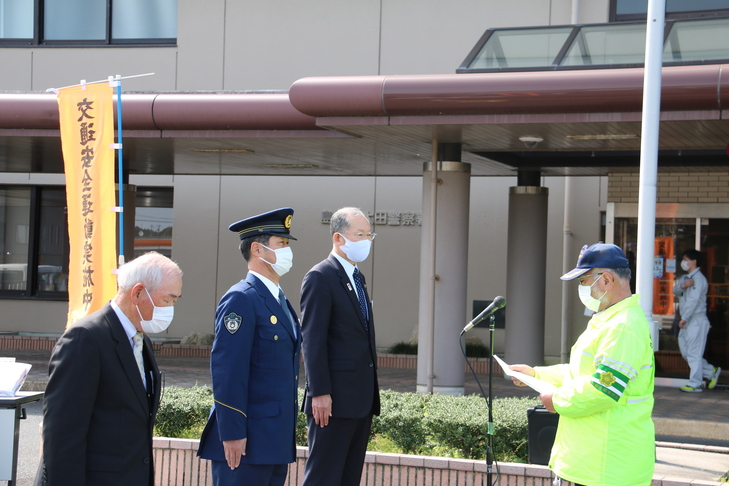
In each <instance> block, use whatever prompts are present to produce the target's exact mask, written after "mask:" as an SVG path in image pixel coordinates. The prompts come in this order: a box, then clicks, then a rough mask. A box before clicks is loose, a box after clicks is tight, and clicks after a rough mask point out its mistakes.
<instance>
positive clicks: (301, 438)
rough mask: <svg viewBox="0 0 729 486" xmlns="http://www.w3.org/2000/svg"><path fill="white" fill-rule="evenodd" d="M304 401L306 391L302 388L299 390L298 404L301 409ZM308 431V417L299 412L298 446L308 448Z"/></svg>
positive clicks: (297, 425) (297, 423)
mask: <svg viewBox="0 0 729 486" xmlns="http://www.w3.org/2000/svg"><path fill="white" fill-rule="evenodd" d="M303 401H304V390H303V389H302V388H299V401H298V402H297V403H298V404H299V407H301V404H302V403H303ZM307 434H308V431H307V425H306V415H305V414H303V413H301V412H299V416H298V417H296V445H297V446H304V447H306V446H308V445H309V437H308V435H307Z"/></svg>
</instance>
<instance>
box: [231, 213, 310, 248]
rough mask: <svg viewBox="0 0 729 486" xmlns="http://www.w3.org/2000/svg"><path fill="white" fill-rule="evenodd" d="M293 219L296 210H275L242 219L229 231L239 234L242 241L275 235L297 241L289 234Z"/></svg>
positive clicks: (232, 225)
mask: <svg viewBox="0 0 729 486" xmlns="http://www.w3.org/2000/svg"><path fill="white" fill-rule="evenodd" d="M293 217H294V210H293V209H291V208H280V209H274V210H273V211H268V212H267V213H263V214H259V215H257V216H252V217H250V218H246V219H242V220H240V221H238V222H236V223H233V224H231V225H230V226H228V229H229V230H230V231H233V232H235V233H238V236H240V239H241V240H244V239H246V238H250V237H251V236H257V235H274V236H280V237H281V238H288V239H289V240H295V239H296V238H294V237H293V236H291V234H290V233H289V229H290V228H291V220H292V219H293Z"/></svg>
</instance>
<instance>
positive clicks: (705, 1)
mask: <svg viewBox="0 0 729 486" xmlns="http://www.w3.org/2000/svg"><path fill="white" fill-rule="evenodd" d="M647 12H648V0H611V2H610V20H611V21H612V22H622V21H626V20H628V21H630V20H645V19H646V17H647V15H648V13H647ZM727 15H729V0H691V1H690V2H687V1H686V0H666V18H667V19H681V18H703V17H726V16H727Z"/></svg>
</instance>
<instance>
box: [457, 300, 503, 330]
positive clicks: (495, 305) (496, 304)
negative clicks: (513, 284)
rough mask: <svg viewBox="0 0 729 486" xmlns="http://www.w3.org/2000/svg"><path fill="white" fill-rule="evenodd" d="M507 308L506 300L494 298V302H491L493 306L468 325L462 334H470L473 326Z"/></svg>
mask: <svg viewBox="0 0 729 486" xmlns="http://www.w3.org/2000/svg"><path fill="white" fill-rule="evenodd" d="M505 306H506V299H505V298H503V297H502V296H500V295H498V296H496V297H495V298H494V301H493V302H491V305H490V306H488V307H486V308H485V309H484V310H483V312H481V313H480V314H479V315H477V316H476V317H475V318H474V319H473V320H472V321H471V322H469V323H468V324H466V327H464V328H463V331H461V334H463V333H464V332H468V331H470V330H471V328H472V327H473V326H475V325H476V324H478V323H479V322H481V321H483V320H484V319H486V318H487V317H489V316H490V315H491V314H493V313H494V312H496V311H497V310H499V309H502V308H503V307H505Z"/></svg>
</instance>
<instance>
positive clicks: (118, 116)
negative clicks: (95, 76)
mask: <svg viewBox="0 0 729 486" xmlns="http://www.w3.org/2000/svg"><path fill="white" fill-rule="evenodd" d="M121 79H122V77H121V75H119V74H117V75H116V79H115V84H116V119H117V121H116V126H117V135H116V141H117V148H118V151H117V167H118V169H117V170H118V173H119V175H118V178H119V179H118V180H119V266H120V267H121V266H122V265H124V157H123V155H124V149H123V147H124V146H123V144H122V99H121V93H122V89H121Z"/></svg>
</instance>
